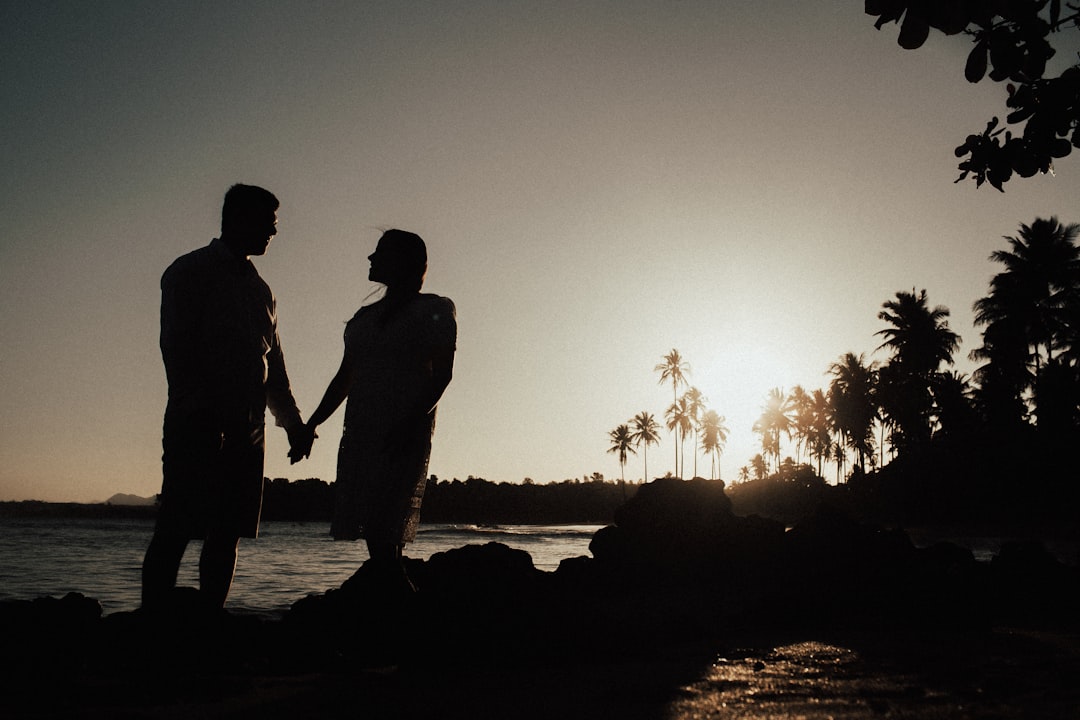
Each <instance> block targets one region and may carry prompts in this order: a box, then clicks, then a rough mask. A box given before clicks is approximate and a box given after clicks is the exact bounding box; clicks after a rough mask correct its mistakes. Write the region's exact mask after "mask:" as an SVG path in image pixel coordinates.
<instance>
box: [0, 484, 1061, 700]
mask: <svg viewBox="0 0 1080 720" xmlns="http://www.w3.org/2000/svg"><path fill="white" fill-rule="evenodd" d="M591 550H592V553H593V557H592V558H577V559H574V560H570V561H566V562H564V563H563V564H562V565H561V566H560V568H559V570H558V571H557V572H555V573H543V572H539V571H537V570H535V569H534V568H533V566H532V562H531V558H529V556H528V555H527V554H526V553H523V552H521V551H515V550H511V549H510V548H507V547H506V546H503V545H498V544H489V545H486V546H467V547H464V548H460V549H457V550H453V551H450V552H447V553H441V554H438V555H435V556H433V557H432V558H430V559H429V560H427V561H426V562H422V561H411V562H410V566H409V572H410V575H411V576H412V577H413V579H414V580H415V581H416V584H417V585H418V587H419V588H420V590H419V592H417V593H415V594H409V593H405V592H403V591H400V590H393V589H391V588H389V587H387V585H386V583H385V582H383V581H382V579H381V578H380V576H379V571H378V569H377V568H373V567H371V566H370V564H367V565H365V566H364V567H363V568H361V569H360V571H358V572H357V574H356V575H355V576H354V577H353V578H352V579H350V580H349V581H347V582H346V583H345V584H344V585H343V586H342V587H341V588H340V589H338V590H334V591H331V592H328V593H326V594H324V595H317V596H311V597H308V598H305V599H303V600H300V601H298V602H297V603H296V604H294V606H293V607H292V609H291V610H290V611H289V612H288V613H287V614H286V615H285V616H284V617H283V618H281V619H278V620H264V619H259V618H255V617H244V616H236V615H230V614H228V613H223V612H207V611H203V610H202V609H200V607H199V604H198V598H197V594H196V593H194V592H193V591H184V590H181V591H178V592H177V593H176V594H175V596H174V598H173V602H172V606H171V607H169V608H164V609H161V610H160V611H157V612H155V613H148V612H145V611H137V612H133V613H116V614H113V615H109V616H106V617H102V616H101V609H100V606H99V605H98V604H97V603H96V601H94V600H92V599H87V598H82V597H81V596H69V597H67V598H64V599H62V600H57V599H40V600H37V601H33V602H15V603H5V604H3V605H0V633H2V635H0V637H3V638H4V648H5V649H4V653H3V656H2V658H0V678H2V680H0V682H2V683H3V693H2V695H0V717H5V718H8V717H12V718H21V717H84V718H142V717H151V718H173V717H175V718H193V717H202V718H246V717H259V718H312V717H364V718H393V717H400V718H453V717H462V718H579V717H580V718H585V717H588V718H597V717H599V718H607V717H612V718H658V719H659V718H814V719H816V718H876V717H916V718H950V719H951V718H1077V717H1080V683H1077V681H1076V680H1077V678H1080V624H1078V623H1077V621H1076V613H1077V610H1076V608H1077V607H1078V606H1080V603H1078V602H1077V600H1078V599H1080V598H1078V594H1080V593H1078V588H1080V578H1078V573H1077V570H1076V569H1075V568H1070V567H1066V566H1063V565H1061V564H1060V563H1058V562H1057V561H1055V560H1054V559H1053V558H1051V557H1050V556H1049V555H1047V554H1046V553H1045V552H1043V551H1041V549H1040V548H1039V547H1038V546H1037V545H1036V544H1023V545H1016V546H1009V547H1006V548H1003V549H1002V552H1001V554H1000V555H999V556H998V557H996V558H995V559H994V561H993V562H992V563H976V562H975V561H974V559H973V558H971V555H970V553H969V552H967V551H965V550H963V549H961V548H958V547H955V546H949V545H940V546H935V547H933V548H927V549H925V550H917V549H915V548H914V547H913V546H912V545H911V543H910V542H909V541H907V538H906V536H904V535H903V533H899V532H896V531H884V530H881V529H878V528H872V527H866V526H862V525H858V524H856V523H852V522H849V521H847V520H846V519H844V518H843V517H841V516H838V515H833V514H830V513H829V512H828V511H823V512H822V513H820V514H819V515H818V516H817V517H815V518H813V519H811V520H809V521H807V522H806V523H804V524H802V525H800V526H798V527H796V528H795V529H793V530H791V531H790V532H784V529H783V527H782V526H781V527H779V528H777V527H776V526H775V524H773V523H770V522H769V521H766V520H762V519H760V518H738V517H735V516H733V515H731V514H730V508H729V506H728V505H726V497H725V496H724V495H723V492H722V486H721V487H720V490H719V492H717V487H716V485H715V484H709V483H677V482H658V483H654V484H650V485H648V486H645V487H644V488H642V492H641V493H639V495H638V497H637V498H635V499H634V500H633V501H631V502H630V503H628V504H627V505H626V506H624V507H623V508H622V509H621V510H620V512H619V515H618V517H617V520H616V524H615V525H614V526H611V527H609V528H605V529H604V530H602V531H601V532H600V533H598V534H597V536H596V537H595V538H594V540H593V544H592V546H591Z"/></svg>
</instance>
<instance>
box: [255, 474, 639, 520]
mask: <svg viewBox="0 0 1080 720" xmlns="http://www.w3.org/2000/svg"><path fill="white" fill-rule="evenodd" d="M636 490H637V486H636V485H633V484H630V485H627V484H625V483H615V482H608V481H605V480H604V477H603V475H600V474H599V473H594V474H593V475H592V476H591V477H586V478H584V479H582V480H578V479H570V480H564V481H562V482H557V483H547V484H543V485H538V484H536V483H533V482H530V481H528V480H526V482H524V483H508V482H491V481H489V480H485V479H483V478H476V477H471V476H470V477H469V478H467V479H466V480H457V479H454V480H449V481H447V480H439V478H438V477H437V476H435V475H432V476H431V477H430V478H428V481H427V488H426V491H425V493H424V508H423V512H422V518H423V521H424V522H425V523H447V524H480V525H497V524H509V525H554V524H583V525H584V524H607V523H610V522H612V521H613V519H614V516H615V509H616V508H618V507H619V506H620V505H622V504H623V503H624V502H626V500H627V499H629V498H630V497H632V496H633V495H634V493H635V492H636ZM333 508H334V487H333V485H332V484H330V483H327V482H325V481H323V480H319V479H317V478H311V479H306V480H296V481H291V482H290V481H289V480H287V479H285V478H275V479H272V480H270V479H268V480H267V481H266V484H265V486H264V491H263V515H262V516H263V519H264V520H288V521H294V522H329V521H330V518H331V516H332V515H333Z"/></svg>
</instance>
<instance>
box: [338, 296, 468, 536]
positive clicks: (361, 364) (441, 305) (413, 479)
mask: <svg viewBox="0 0 1080 720" xmlns="http://www.w3.org/2000/svg"><path fill="white" fill-rule="evenodd" d="M456 342H457V320H456V314H455V308H454V303H453V302H452V301H451V300H450V299H449V298H444V297H440V296H438V295H427V294H424V295H418V296H417V297H416V298H414V299H412V300H410V301H409V302H408V303H406V304H405V305H402V306H400V307H397V308H393V309H391V308H390V307H389V306H388V304H387V303H386V301H385V300H383V301H380V302H377V303H375V304H373V305H369V306H366V307H363V308H360V310H359V311H357V313H356V315H354V316H353V318H352V320H350V321H349V323H348V324H347V325H346V326H345V360H344V361H345V362H346V363H349V364H350V365H351V367H352V369H353V383H352V387H351V389H350V390H349V397H348V401H347V402H346V405H345V428H344V432H343V433H342V437H341V447H340V449H339V451H338V468H337V482H336V485H337V492H336V499H335V509H334V519H333V522H332V523H331V527H330V532H331V534H332V535H333V536H334V538H336V539H348V540H355V539H358V538H365V539H366V540H368V541H369V542H378V543H385V544H393V545H401V544H404V543H406V542H411V541H413V540H414V539H416V528H417V525H418V524H419V522H420V503H421V501H422V500H423V497H424V486H425V484H426V482H427V470H428V458H429V457H430V455H431V436H432V433H433V432H434V430H435V411H434V410H432V411H431V412H430V413H428V414H426V415H423V414H421V415H419V416H415V415H414V416H413V417H408V416H407V415H408V413H407V410H408V409H409V408H415V407H416V406H417V405H418V404H419V403H420V402H421V398H422V397H423V396H424V395H425V394H426V393H427V392H428V389H429V384H430V382H431V379H432V358H433V357H435V356H436V355H438V354H445V353H446V352H447V351H449V352H450V353H451V357H452V353H453V351H454V348H455V345H456Z"/></svg>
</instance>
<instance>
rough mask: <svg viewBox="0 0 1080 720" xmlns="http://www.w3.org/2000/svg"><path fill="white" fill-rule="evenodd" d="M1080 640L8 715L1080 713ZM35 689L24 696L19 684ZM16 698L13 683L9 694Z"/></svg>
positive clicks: (407, 679) (744, 654) (186, 693)
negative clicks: (1078, 681)
mask: <svg viewBox="0 0 1080 720" xmlns="http://www.w3.org/2000/svg"><path fill="white" fill-rule="evenodd" d="M1078 678H1080V634H1076V633H1066V632H1060V631H1057V632H1051V631H1045V630H1020V629H1008V628H997V629H994V630H992V631H988V632H985V633H980V634H977V635H971V634H963V635H954V636H953V635H950V636H943V635H921V636H920V635H912V634H910V633H900V634H896V635H894V634H890V633H882V632H875V633H860V634H857V635H854V636H851V637H847V638H844V637H840V636H836V635H834V636H832V637H819V638H817V639H815V638H814V637H812V636H808V637H806V638H804V639H799V640H796V639H791V640H790V641H779V642H771V641H770V642H764V643H750V644H749V645H746V646H743V647H734V646H732V647H728V648H726V649H723V650H718V649H715V648H710V647H708V646H705V645H685V644H684V645H679V646H672V647H665V648H657V649H655V650H654V651H652V652H649V653H642V654H640V655H636V656H633V657H630V656H627V657H619V656H617V655H612V654H610V653H605V652H603V651H602V650H598V652H597V653H596V654H595V656H591V657H590V656H578V657H569V658H566V659H565V661H559V662H553V661H551V660H550V659H548V660H544V661H538V662H536V663H530V662H527V661H526V662H521V661H515V662H510V663H500V662H499V661H498V659H497V658H490V659H488V660H480V661H478V660H476V659H471V660H468V661H459V659H458V658H454V657H443V658H439V657H423V658H413V659H409V660H406V661H403V662H401V663H399V664H397V665H382V666H380V665H371V664H367V665H353V664H350V663H349V662H344V661H343V662H342V663H341V665H340V666H338V667H331V668H327V669H325V670H322V671H319V672H299V673H288V672H281V671H266V670H260V669H259V668H257V667H246V668H237V669H236V671H235V672H231V673H230V672H225V673H220V672H218V673H203V672H199V671H198V670H196V669H192V671H191V672H190V673H185V674H180V675H173V676H171V677H158V676H155V675H154V674H153V672H152V669H151V668H144V669H143V671H142V672H137V673H135V675H134V676H133V675H132V674H130V673H124V674H123V675H122V676H121V675H120V674H117V673H112V672H110V671H109V669H108V668H104V667H98V668H93V667H87V668H83V669H82V670H80V671H79V672H78V673H76V674H74V675H73V676H69V677H55V678H51V679H46V678H39V680H42V681H45V682H43V684H42V686H41V687H38V688H36V690H35V692H34V693H33V697H34V698H36V699H32V698H31V696H30V695H29V694H23V693H19V692H16V693H15V696H18V695H20V694H22V697H23V700H24V701H25V702H23V703H18V704H11V702H10V701H11V700H12V699H13V695H11V694H10V693H6V694H5V699H6V701H7V702H0V714H2V715H3V716H4V717H8V718H46V717H49V718H52V717H56V718H59V717H79V718H102V719H104V718H110V719H115V718H177V719H180V718H184V719H185V720H186V719H188V718H196V717H197V718H249V717H250V718H256V717H257V718H265V719H271V720H272V719H275V718H319V717H357V718H405V719H412V718H416V719H418V720H419V719H420V718H472V719H480V718H492V719H494V718H500V719H501V718H525V719H532V718H535V719H537V720H539V719H541V718H544V719H547V718H634V719H641V720H691V719H693V720H698V719H704V718H717V719H736V718H738V719H743V718H745V719H751V718H752V719H755V720H757V719H765V718H770V719H774V718H775V719H791V720H795V719H796V718H798V719H805V720H825V719H826V718H832V719H834V720H840V719H849V718H850V719H855V718H879V717H881V718H896V717H902V718H928V719H930V720H936V719H939V718H940V719H942V720H944V719H946V718H947V719H949V720H954V719H957V718H963V719H969V718H970V719H983V718H986V719H989V718H1001V719H1004V720H1011V719H1014V718H1016V719H1019V718H1033V719H1034V718H1039V719H1042V720H1056V719H1057V718H1061V719H1062V720H1064V719H1066V718H1069V719H1075V718H1077V717H1080V683H1077V679H1078ZM21 689H22V690H24V691H25V690H27V689H28V688H25V687H23V688H21ZM9 690H10V688H9Z"/></svg>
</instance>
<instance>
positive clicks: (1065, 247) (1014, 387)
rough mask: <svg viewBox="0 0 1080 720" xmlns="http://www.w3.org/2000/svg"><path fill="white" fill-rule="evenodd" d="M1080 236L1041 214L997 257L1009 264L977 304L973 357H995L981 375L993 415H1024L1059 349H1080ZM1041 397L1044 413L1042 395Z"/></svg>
mask: <svg viewBox="0 0 1080 720" xmlns="http://www.w3.org/2000/svg"><path fill="white" fill-rule="evenodd" d="M1078 235H1080V225H1075V224H1073V225H1065V226H1063V225H1061V224H1060V223H1059V222H1058V220H1057V218H1056V217H1052V218H1050V219H1049V220H1045V219H1041V218H1037V219H1036V220H1035V222H1033V223H1032V224H1031V225H1030V226H1028V225H1021V226H1020V233H1019V237H1006V238H1005V239H1006V240H1007V241H1008V242H1009V246H1010V249H1009V250H997V251H995V252H994V253H993V254H991V255H990V259H991V260H993V261H994V262H999V263H1001V264H1002V265H1004V266H1005V270H1004V271H1002V272H1000V273H998V274H997V275H995V276H994V277H993V279H992V280H991V281H990V294H989V295H988V296H986V297H984V298H982V299H980V300H978V301H977V302H976V303H975V306H974V310H975V324H976V325H983V326H986V329H985V330H984V332H983V346H982V347H981V348H978V349H977V350H973V351H972V352H971V354H970V357H971V358H972V359H975V360H986V361H988V362H987V364H986V365H983V366H982V367H980V368H979V369H978V370H977V371H976V379H978V380H979V382H980V386H981V387H982V389H981V391H980V395H981V396H982V398H983V400H984V403H985V404H986V405H988V406H989V405H993V406H994V407H993V408H988V410H990V411H991V413H992V414H991V415H990V416H991V417H995V418H996V417H1000V415H1001V413H1003V412H1004V413H1006V414H1007V416H1006V417H1007V421H1006V422H1008V421H1011V422H1012V423H1017V422H1018V421H1021V420H1022V415H1023V410H1022V409H1021V406H1022V402H1023V401H1022V400H1021V398H1023V397H1024V396H1025V394H1031V393H1032V391H1033V390H1034V389H1035V388H1036V387H1037V386H1038V385H1039V380H1040V375H1041V374H1042V372H1043V369H1044V368H1045V366H1046V365H1047V364H1050V363H1053V362H1054V360H1055V358H1056V356H1057V355H1060V354H1066V355H1075V353H1076V352H1077V342H1076V333H1077V327H1076V323H1075V319H1076V301H1077V298H1078V296H1080V246H1077V244H1076V241H1077V237H1078ZM1070 364H1073V363H1070ZM1043 396H1044V399H1045V400H1050V396H1049V395H1047V394H1046V393H1043ZM1018 401H1020V402H1018ZM1035 401H1036V405H1035V411H1036V418H1038V416H1039V412H1038V398H1035ZM995 411H996V412H995ZM1006 426H1007V425H1006Z"/></svg>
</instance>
